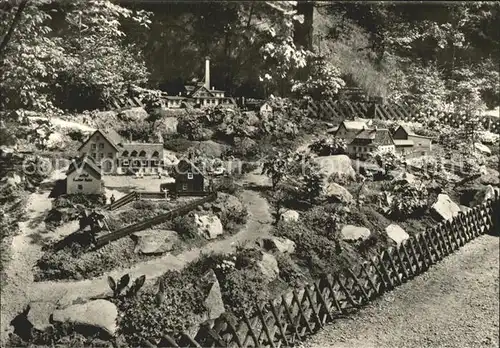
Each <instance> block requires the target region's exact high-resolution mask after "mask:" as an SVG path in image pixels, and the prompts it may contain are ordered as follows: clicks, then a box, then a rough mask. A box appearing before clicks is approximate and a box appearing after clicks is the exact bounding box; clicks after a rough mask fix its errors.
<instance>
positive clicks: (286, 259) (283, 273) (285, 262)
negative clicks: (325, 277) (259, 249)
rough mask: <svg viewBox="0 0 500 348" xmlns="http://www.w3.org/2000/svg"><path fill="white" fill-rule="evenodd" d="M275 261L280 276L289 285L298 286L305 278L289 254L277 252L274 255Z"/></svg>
mask: <svg viewBox="0 0 500 348" xmlns="http://www.w3.org/2000/svg"><path fill="white" fill-rule="evenodd" d="M276 261H278V267H279V269H280V278H281V279H283V280H284V281H285V282H287V283H288V284H289V285H290V286H293V287H295V286H298V285H300V284H301V283H302V282H303V281H304V280H305V276H304V273H303V272H302V270H301V269H300V267H299V266H298V265H297V264H296V263H295V262H294V261H293V260H292V258H291V257H290V255H288V254H282V253H279V254H277V255H276Z"/></svg>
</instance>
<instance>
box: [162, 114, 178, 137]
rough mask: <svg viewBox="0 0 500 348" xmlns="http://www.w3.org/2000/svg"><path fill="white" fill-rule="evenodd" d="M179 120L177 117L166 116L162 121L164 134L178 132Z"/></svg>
mask: <svg viewBox="0 0 500 348" xmlns="http://www.w3.org/2000/svg"><path fill="white" fill-rule="evenodd" d="M178 124H179V120H178V119H177V118H176V117H166V118H164V119H163V120H162V121H161V123H160V127H161V131H162V133H163V134H177V125H178Z"/></svg>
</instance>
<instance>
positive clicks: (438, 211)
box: [431, 194, 460, 220]
mask: <svg viewBox="0 0 500 348" xmlns="http://www.w3.org/2000/svg"><path fill="white" fill-rule="evenodd" d="M431 211H432V212H434V214H435V215H436V217H438V218H440V219H442V220H449V219H451V218H453V217H454V216H457V215H458V213H460V206H459V205H458V204H456V203H455V202H453V201H452V200H451V198H450V197H449V196H448V195H445V194H439V195H438V197H437V200H436V202H435V203H434V204H433V205H432V206H431Z"/></svg>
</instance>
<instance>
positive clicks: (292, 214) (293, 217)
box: [280, 209, 299, 222]
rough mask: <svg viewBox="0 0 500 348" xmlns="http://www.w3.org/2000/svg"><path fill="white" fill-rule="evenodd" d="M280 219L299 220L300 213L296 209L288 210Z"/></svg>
mask: <svg viewBox="0 0 500 348" xmlns="http://www.w3.org/2000/svg"><path fill="white" fill-rule="evenodd" d="M280 219H281V220H282V221H285V222H293V221H298V220H299V213H298V212H296V211H295V210H291V209H290V210H287V211H285V212H284V213H282V214H281V216H280Z"/></svg>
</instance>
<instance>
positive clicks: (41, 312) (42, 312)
mask: <svg viewBox="0 0 500 348" xmlns="http://www.w3.org/2000/svg"><path fill="white" fill-rule="evenodd" d="M29 308H30V310H29V312H28V316H27V318H28V321H29V322H30V323H31V325H33V328H34V329H36V330H39V331H45V330H46V329H48V328H49V327H51V326H52V324H51V323H50V314H51V313H52V312H54V310H55V309H56V304H55V303H52V302H41V301H40V302H31V303H30V304H29Z"/></svg>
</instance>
